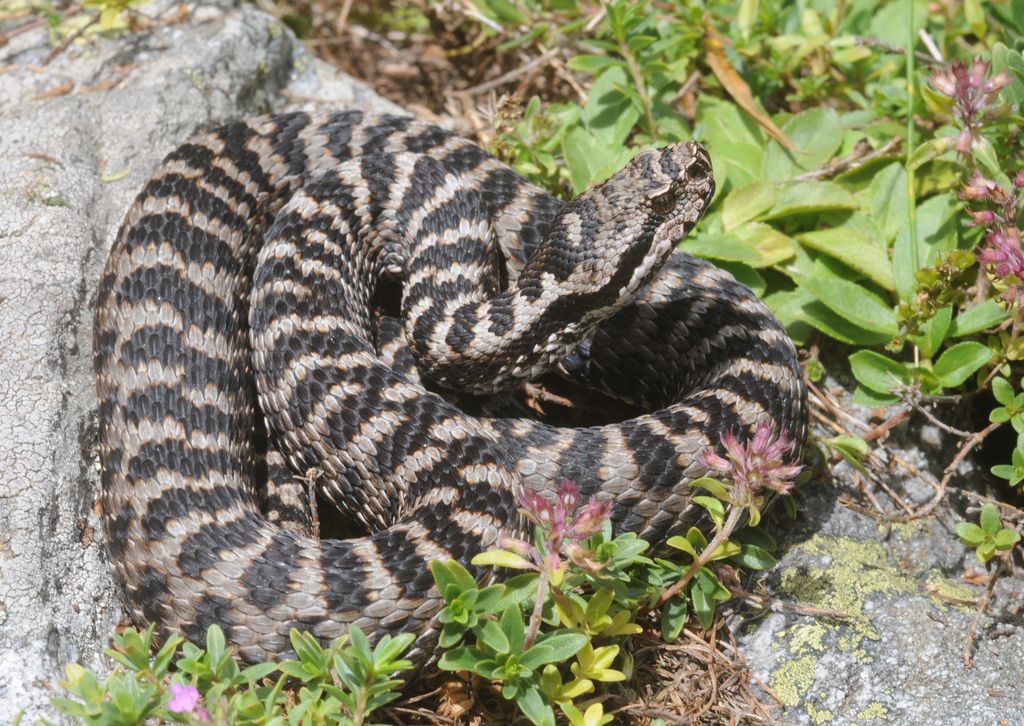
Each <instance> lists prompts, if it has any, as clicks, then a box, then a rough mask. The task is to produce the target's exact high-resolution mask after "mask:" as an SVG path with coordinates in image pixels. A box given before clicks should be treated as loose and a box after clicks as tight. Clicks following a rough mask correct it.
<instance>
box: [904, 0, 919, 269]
mask: <svg viewBox="0 0 1024 726" xmlns="http://www.w3.org/2000/svg"><path fill="white" fill-rule="evenodd" d="M907 2H908V3H909V5H910V19H909V21H908V23H907V52H906V59H907V70H906V74H907V148H906V152H907V161H908V162H909V161H910V155H911V154H912V153H914V94H916V93H917V89H916V87H915V86H914V0H907ZM905 166H906V169H907V227H908V229H907V231H908V232H909V236H910V266H911V268H912V269H913V271H914V272H917V271H918V270H919V269H921V264H920V260H919V259H918V256H919V255H918V249H917V210H916V209H915V207H916V204H917V200H916V198H915V194H914V186H915V179H914V177H915V173H914V170H913V169H912V168H910V166H909V164H905Z"/></svg>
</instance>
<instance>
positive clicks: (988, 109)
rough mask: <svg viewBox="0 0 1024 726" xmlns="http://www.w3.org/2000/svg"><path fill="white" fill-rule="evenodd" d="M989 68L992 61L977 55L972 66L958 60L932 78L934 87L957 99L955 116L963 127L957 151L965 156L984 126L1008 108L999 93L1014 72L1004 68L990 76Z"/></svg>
mask: <svg viewBox="0 0 1024 726" xmlns="http://www.w3.org/2000/svg"><path fill="white" fill-rule="evenodd" d="M989 68H990V66H989V63H988V62H987V61H984V60H982V59H980V58H975V59H974V61H973V62H972V63H971V65H970V67H969V68H968V66H967V65H966V64H964V63H962V62H960V61H957V62H955V63H953V64H952V65H951V66H950V67H948V68H947V69H945V70H942V71H939V72H938V73H936V74H934V75H932V76H931V77H930V78H929V79H928V83H929V84H931V87H932V88H934V89H935V90H936V91H937V92H939V93H940V94H942V95H943V96H947V97H949V98H951V99H953V116H954V118H955V119H956V120H957V121H958V122H959V124H960V126H961V127H962V130H961V132H960V135H959V136H958V137H957V141H956V150H957V151H958V152H959V153H960V154H962V155H964V156H969V155H970V154H971V149H972V146H973V143H974V141H975V139H976V137H977V133H978V131H979V130H980V129H981V127H982V126H984V125H985V124H986V123H987V122H989V121H991V120H992V119H994V118H995V117H996V116H998V115H999V114H1000V113H1001V112H1002V111H1003V110H1004V108H1005V107H1003V106H1000V103H999V92H1000V91H1001V90H1002V89H1004V88H1006V86H1008V85H1009V84H1010V75H1009V74H1008V73H1007V72H1006V71H1002V72H1000V73H997V74H996V75H994V76H992V77H991V78H988V77H987V76H988V72H989Z"/></svg>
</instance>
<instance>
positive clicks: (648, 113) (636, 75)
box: [619, 41, 658, 140]
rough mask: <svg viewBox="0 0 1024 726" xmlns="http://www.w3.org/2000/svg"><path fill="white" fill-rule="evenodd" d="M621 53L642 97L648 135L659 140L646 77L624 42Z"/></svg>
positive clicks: (620, 49)
mask: <svg viewBox="0 0 1024 726" xmlns="http://www.w3.org/2000/svg"><path fill="white" fill-rule="evenodd" d="M619 52H620V53H621V54H622V57H623V58H625V59H626V65H627V66H628V67H629V75H630V76H631V77H632V78H633V85H634V86H636V92H637V94H638V95H639V96H640V103H641V104H642V105H643V107H644V122H645V123H646V125H647V133H649V134H650V135H651V138H652V139H654V140H657V139H658V125H657V124H656V123H655V121H654V111H653V110H652V108H651V98H650V96H648V95H647V84H646V83H645V82H644V75H643V73H641V72H640V67H639V66H638V65H637V64H636V58H635V57H634V56H633V51H631V50H630V49H629V46H628V45H626V43H625V42H624V41H620V42H619Z"/></svg>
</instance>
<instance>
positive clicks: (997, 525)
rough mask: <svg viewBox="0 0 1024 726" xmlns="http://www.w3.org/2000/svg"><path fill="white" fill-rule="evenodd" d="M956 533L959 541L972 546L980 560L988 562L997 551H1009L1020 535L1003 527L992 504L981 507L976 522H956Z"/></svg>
mask: <svg viewBox="0 0 1024 726" xmlns="http://www.w3.org/2000/svg"><path fill="white" fill-rule="evenodd" d="M956 533H957V535H959V537H960V541H961V542H963V543H964V544H965V545H967V546H968V547H973V548H974V552H975V554H977V555H978V559H979V560H981V561H982V562H988V561H989V560H990V559H992V558H993V557H994V556H995V555H996V553H997V552H1004V553H1005V552H1009V551H1010V550H1011V549H1013V547H1014V545H1016V544H1017V543H1018V542H1020V535H1019V534H1018V533H1017V532H1016V530H1013V529H1009V528H1007V527H1003V523H1002V522H1001V521H1000V519H999V509H998V508H996V506H995V505H994V504H986V505H985V506H984V507H982V509H981V516H980V518H979V523H978V524H975V523H974V522H960V523H959V524H957V525H956Z"/></svg>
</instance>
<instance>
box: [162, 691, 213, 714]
mask: <svg viewBox="0 0 1024 726" xmlns="http://www.w3.org/2000/svg"><path fill="white" fill-rule="evenodd" d="M167 710H169V711H170V712H171V713H192V714H195V715H196V716H198V717H199V718H200V719H202V720H207V719H209V718H210V714H208V713H207V712H206V709H204V708H203V707H202V706H201V705H200V697H199V689H198V688H196V687H195V686H187V685H183V684H181V683H172V684H171V700H170V701H168V702H167Z"/></svg>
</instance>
